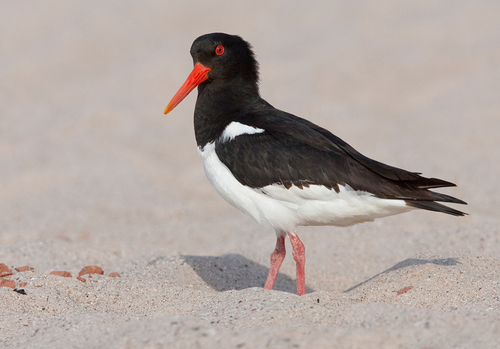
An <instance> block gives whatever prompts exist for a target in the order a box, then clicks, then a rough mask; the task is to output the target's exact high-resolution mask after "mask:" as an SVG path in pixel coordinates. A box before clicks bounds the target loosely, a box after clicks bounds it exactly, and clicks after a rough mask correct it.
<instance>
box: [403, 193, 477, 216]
mask: <svg viewBox="0 0 500 349" xmlns="http://www.w3.org/2000/svg"><path fill="white" fill-rule="evenodd" d="M441 195H444V194H441ZM446 196H448V195H446ZM449 197H450V198H452V199H455V198H454V197H451V196H449ZM443 201H445V200H443ZM446 201H447V202H454V203H463V204H466V203H465V202H464V201H462V200H458V199H455V200H454V201H451V200H446ZM405 202H406V204H407V205H408V206H412V207H416V208H421V209H424V210H428V211H435V212H443V213H447V214H451V215H452V216H465V215H467V213H465V212H462V211H459V210H455V209H454V208H451V207H448V206H445V205H443V204H440V203H437V202H434V201H417V200H405Z"/></svg>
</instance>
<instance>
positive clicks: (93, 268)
mask: <svg viewBox="0 0 500 349" xmlns="http://www.w3.org/2000/svg"><path fill="white" fill-rule="evenodd" d="M91 274H99V275H104V270H102V268H101V267H98V266H97V265H88V266H86V267H85V268H83V269H82V270H80V272H79V273H78V276H82V275H91Z"/></svg>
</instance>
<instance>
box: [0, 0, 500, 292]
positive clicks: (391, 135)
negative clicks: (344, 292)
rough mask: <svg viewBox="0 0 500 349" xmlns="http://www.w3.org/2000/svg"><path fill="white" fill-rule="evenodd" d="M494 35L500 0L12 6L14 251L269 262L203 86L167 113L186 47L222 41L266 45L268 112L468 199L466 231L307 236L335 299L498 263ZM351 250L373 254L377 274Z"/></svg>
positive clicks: (434, 222)
mask: <svg viewBox="0 0 500 349" xmlns="http://www.w3.org/2000/svg"><path fill="white" fill-rule="evenodd" d="M499 23H500V2H498V1H494V0H491V1H487V0H484V1H456V0H455V1H418V2H415V1H395V0H394V1H392V0H388V1H315V2H302V1H269V0H267V1H246V2H235V1H221V0H218V1H210V2H208V1H207V2H202V1H191V0H184V1H168V2H167V1H141V2H136V1H122V0H120V1H106V2H102V1H85V2H82V1H68V0H65V1H43V2H39V1H23V2H17V1H2V2H1V3H0V238H1V244H0V246H1V248H0V256H2V255H3V257H4V258H17V260H16V264H17V265H23V263H24V261H25V262H26V263H27V264H30V263H31V262H30V258H31V259H32V258H35V257H37V256H38V257H40V262H39V263H40V265H39V268H41V269H43V268H47V270H49V268H53V267H54V266H55V265H59V266H65V267H66V268H69V269H71V268H79V267H80V266H81V265H80V264H78V263H80V262H83V261H84V260H85V261H87V262H95V263H100V264H101V265H102V264H106V263H107V264H119V263H123V261H125V260H131V259H133V258H138V257H140V256H155V255H177V254H186V255H189V254H193V255H219V254H224V253H239V254H242V255H245V256H246V257H248V258H249V259H252V260H255V261H256V262H258V263H262V264H264V265H267V263H268V255H269V253H270V252H271V251H272V249H273V246H274V233H273V232H272V231H271V230H270V229H268V228H262V227H259V226H258V225H257V224H256V223H254V222H253V221H251V219H250V218H248V217H246V216H245V215H244V214H242V213H239V212H238V211H236V209H234V208H232V207H231V206H230V205H229V204H226V203H225V202H224V201H223V199H221V198H219V197H218V195H217V193H216V192H215V191H214V190H213V189H212V188H211V186H210V184H209V183H208V181H207V180H206V178H205V175H204V172H203V167H202V163H201V160H200V159H199V156H198V154H197V150H196V143H195V140H194V134H193V126H192V114H193V109H194V103H195V99H196V92H195V91H194V92H193V93H192V94H191V95H190V96H189V97H188V98H186V99H185V100H184V102H183V103H181V104H180V105H179V106H178V107H177V108H176V109H175V111H174V112H172V113H170V114H169V115H168V116H164V115H163V110H164V108H165V106H166V104H167V103H168V101H169V100H170V98H171V97H172V96H173V95H174V93H175V92H176V91H177V89H178V88H179V87H180V86H181V84H182V83H183V82H184V80H185V79H186V77H187V75H188V74H189V73H190V71H191V69H192V60H191V57H190V55H189V48H190V46H191V43H192V42H193V40H194V39H195V38H196V37H198V36H200V35H202V34H205V33H210V32H215V31H221V32H227V33H229V34H238V35H240V36H242V37H243V38H244V39H245V40H247V41H249V42H250V43H251V44H252V45H253V47H254V50H255V53H256V56H257V59H258V61H259V63H260V68H261V69H260V73H261V74H260V76H261V79H260V80H261V85H260V86H261V95H262V96H263V98H264V99H266V100H267V101H268V102H270V103H271V104H272V105H274V106H275V107H277V108H279V109H283V110H286V111H288V112H291V113H293V114H296V115H298V116H301V117H305V118H307V119H309V120H311V121H313V122H315V123H317V124H319V125H321V126H323V127H325V128H327V129H329V130H331V131H332V132H333V133H334V134H336V135H338V136H339V137H341V138H342V139H344V140H345V141H347V142H348V143H350V144H351V145H352V146H353V147H355V148H356V149H357V150H359V151H360V152H362V153H363V154H365V155H367V156H369V157H372V158H375V159H377V160H379V161H383V162H386V163H388V164H391V165H394V166H398V167H402V168H405V169H408V170H412V171H420V172H423V173H424V175H426V176H429V177H438V178H443V179H446V180H449V181H452V182H454V183H457V184H458V188H454V189H449V190H447V191H446V192H447V193H449V194H451V195H453V196H457V197H459V198H461V199H464V200H465V201H468V202H469V206H468V207H466V208H464V209H465V211H467V212H469V213H471V215H470V216H468V217H466V218H462V219H459V218H454V217H448V216H445V215H437V214H432V213H420V212H419V213H411V214H405V215H402V216H398V217H391V218H387V219H384V220H379V221H376V222H375V223H371V224H364V225H359V226H354V227H350V228H346V229H340V228H333V227H330V228H301V229H300V230H299V235H301V237H302V240H303V241H304V243H305V245H306V248H307V247H309V249H308V253H309V256H310V257H308V258H309V261H308V263H312V264H311V265H313V266H317V267H318V268H321V267H320V266H321V265H325V264H327V266H326V267H325V268H326V269H328V272H331V273H332V274H335V275H337V279H336V281H335V285H336V286H334V285H332V286H331V287H339V288H342V287H347V286H349V285H351V286H352V282H353V280H349V281H345V283H342V281H341V279H342V275H343V274H342V273H345V277H346V278H347V277H348V276H349V275H351V276H352V275H353V274H356V275H357V276H356V277H357V278H358V279H359V280H358V281H361V280H363V277H369V276H372V275H374V274H376V273H378V272H380V271H382V270H384V269H385V268H388V267H390V266H392V265H393V264H395V263H397V262H399V261H400V260H403V259H405V258H408V256H411V255H414V254H415V253H418V252H429V251H430V252H446V251H452V250H454V248H456V246H457V245H460V246H461V247H460V248H461V249H463V246H467V247H466V249H470V250H473V251H475V252H479V253H486V254H493V255H494V254H497V252H498V251H499V249H500V233H499V231H498V229H499V228H498V226H499V224H498V223H499V222H498V220H499V219H498V212H499V208H500V202H499V184H498V183H499V181H498V173H499V170H500V164H499V160H500V156H499V155H500V140H499V136H500V98H499V96H500V26H499ZM313 232H314V234H312V233H313ZM440 236H441V237H442V236H446V238H445V239H441V240H439V239H440V238H439V237H440ZM395 239H396V240H397V241H398V244H399V246H400V248H399V249H398V250H397V251H394V253H392V252H391V255H390V256H387V255H386V252H387V250H386V246H387V244H389V243H393V241H394V240H395ZM436 241H445V242H443V243H439V242H438V243H436ZM353 244H355V245H356V251H355V252H352V246H353ZM346 249H350V251H351V252H350V253H351V254H352V253H355V258H354V259H357V258H358V257H359V258H367V262H366V263H365V264H364V265H362V267H361V269H362V270H353V268H358V267H357V266H356V265H350V264H351V261H350V259H352V257H348V256H347V255H345V256H344V255H343V254H344V252H343V250H346ZM362 256H363V257H362ZM344 257H345V258H344ZM42 260H46V262H42ZM287 260H288V259H287ZM374 261H376V262H374ZM44 263H45V264H44ZM77 264H78V266H77ZM328 264H329V265H330V266H328ZM346 265H347V266H349V267H348V268H344V269H345V271H344V272H342V271H341V270H340V269H343V268H342V267H344V266H346ZM332 266H333V267H332ZM287 268H288V269H287ZM293 268H294V266H293V261H291V260H290V261H288V264H287V265H284V272H287V271H289V272H290V274H291V275H294V271H293ZM323 271H325V270H323ZM313 273H314V272H313ZM339 278H340V279H339ZM312 279H314V278H312ZM316 282H321V280H316ZM312 286H313V287H315V284H312ZM327 286H328V285H327ZM327 286H324V285H323V286H322V288H323V289H324V288H327Z"/></svg>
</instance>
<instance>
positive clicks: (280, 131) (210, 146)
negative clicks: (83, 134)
mask: <svg viewBox="0 0 500 349" xmlns="http://www.w3.org/2000/svg"><path fill="white" fill-rule="evenodd" d="M191 56H192V57H193V62H194V69H193V71H192V72H191V74H190V75H189V77H188V78H187V80H186V82H185V83H184V85H182V87H181V88H180V89H179V91H178V92H177V93H176V94H175V96H174V97H173V98H172V100H171V101H170V103H169V104H168V105H167V107H166V109H165V114H167V113H169V112H170V111H172V109H174V108H175V106H176V105H178V104H179V103H180V102H181V101H182V100H183V99H184V98H185V97H186V96H187V95H188V94H189V93H190V92H191V91H192V90H193V89H194V88H195V87H198V98H197V100H196V107H195V110H194V129H195V135H196V142H197V145H198V151H199V154H200V155H201V158H202V160H203V166H204V168H205V173H206V175H207V177H208V180H209V181H210V183H211V184H212V185H213V186H214V188H215V190H217V192H218V193H219V194H220V195H221V196H222V197H223V198H224V199H225V200H226V201H228V202H229V203H230V204H232V205H233V206H235V207H236V208H238V209H240V210H241V211H243V212H245V213H246V214H248V215H250V216H251V217H252V218H254V219H255V220H256V221H257V222H259V223H261V224H263V225H269V226H271V227H273V228H274V230H275V232H276V236H277V242H276V248H275V250H274V252H273V253H272V254H271V268H270V270H269V275H268V277H267V280H266V283H265V286H264V288H265V289H268V290H270V289H272V288H273V285H274V281H275V279H276V276H277V274H278V271H279V268H280V266H281V263H282V262H283V259H284V258H285V237H286V236H288V237H289V238H290V241H291V244H292V247H293V258H294V260H295V262H296V267H297V294H298V295H303V294H305V276H304V265H305V249H304V245H303V244H302V242H301V241H300V239H299V237H298V236H297V234H296V233H295V228H296V227H297V226H301V225H304V226H307V225H335V226H348V225H352V224H356V223H361V222H368V221H373V220H374V219H375V218H379V217H385V216H390V215H395V214H399V213H403V212H407V211H410V210H413V209H424V210H429V211H437V212H443V213H447V214H450V215H454V216H463V215H465V213H463V212H461V211H458V210H455V209H453V208H450V207H447V206H445V205H442V204H440V203H438V202H449V203H454V204H466V203H465V202H464V201H462V200H459V199H457V198H454V197H451V196H449V195H445V194H441V193H436V192H433V191H430V190H429V189H432V188H440V187H452V186H455V184H453V183H450V182H447V181H444V180H441V179H437V178H425V177H422V176H420V173H416V172H409V171H406V170H403V169H399V168H396V167H392V166H388V165H385V164H383V163H380V162H378V161H375V160H372V159H369V158H367V157H366V156H363V155H362V154H360V153H359V152H357V151H356V150H355V149H354V148H352V147H351V146H350V145H349V144H347V143H346V142H344V141H343V140H341V139H340V138H338V137H337V136H335V135H333V134H332V133H330V132H329V131H327V130H326V129H324V128H322V127H320V126H318V125H315V124H313V123H312V122H310V121H307V120H305V119H302V118H300V117H297V116H295V115H292V114H289V113H286V112H284V111H281V110H278V109H276V108H274V107H273V106H272V105H271V104H269V103H268V102H266V101H265V100H264V99H262V98H261V97H260V95H259V87H258V64H257V61H256V60H255V55H254V53H253V51H252V48H251V46H250V45H249V44H248V43H247V42H246V41H244V40H243V39H242V38H240V37H239V36H235V35H228V34H223V33H212V34H206V35H203V36H200V37H199V38H197V39H196V40H195V41H194V42H193V45H192V46H191Z"/></svg>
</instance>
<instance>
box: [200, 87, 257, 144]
mask: <svg viewBox="0 0 500 349" xmlns="http://www.w3.org/2000/svg"><path fill="white" fill-rule="evenodd" d="M259 100H260V96H259V91H258V87H257V84H244V83H243V82H242V81H238V80H234V81H224V83H219V82H218V81H211V82H208V81H207V82H206V83H203V84H201V85H200V86H198V98H197V100H196V107H195V110H194V131H195V136H196V142H197V144H198V146H201V147H203V146H205V145H206V144H207V143H210V142H213V141H214V140H216V139H217V138H218V137H220V136H221V134H222V132H223V131H224V129H225V128H226V126H227V125H229V124H230V123H231V122H232V121H235V120H237V119H238V117H240V116H241V115H242V114H244V113H245V112H246V111H247V110H248V109H250V108H251V107H252V106H253V105H255V103H258V101H259Z"/></svg>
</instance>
